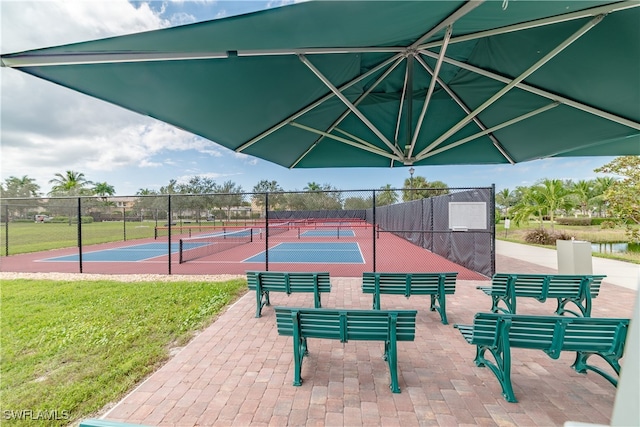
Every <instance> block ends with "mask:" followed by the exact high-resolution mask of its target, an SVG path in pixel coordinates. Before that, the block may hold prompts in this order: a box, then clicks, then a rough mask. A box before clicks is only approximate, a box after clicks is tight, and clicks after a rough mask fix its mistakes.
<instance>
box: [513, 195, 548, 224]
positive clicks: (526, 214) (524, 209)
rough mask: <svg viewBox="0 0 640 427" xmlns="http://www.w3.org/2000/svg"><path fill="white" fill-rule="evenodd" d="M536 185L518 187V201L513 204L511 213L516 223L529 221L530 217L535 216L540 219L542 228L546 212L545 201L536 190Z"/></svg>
mask: <svg viewBox="0 0 640 427" xmlns="http://www.w3.org/2000/svg"><path fill="white" fill-rule="evenodd" d="M536 189H537V188H536V187H517V188H516V191H515V192H516V194H517V195H518V201H517V202H516V203H515V204H514V205H513V207H512V209H511V214H512V218H513V221H514V223H515V224H516V225H519V224H520V223H528V222H529V218H530V217H532V216H534V217H536V218H538V220H539V221H540V228H542V225H543V223H542V217H543V215H544V213H545V208H544V206H543V201H542V199H541V197H540V195H539V194H538V192H537V191H536Z"/></svg>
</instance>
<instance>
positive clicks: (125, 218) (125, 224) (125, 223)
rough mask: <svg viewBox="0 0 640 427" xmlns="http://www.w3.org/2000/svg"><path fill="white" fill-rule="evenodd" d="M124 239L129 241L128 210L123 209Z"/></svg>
mask: <svg viewBox="0 0 640 427" xmlns="http://www.w3.org/2000/svg"><path fill="white" fill-rule="evenodd" d="M122 237H123V238H124V241H125V242H126V241H127V208H125V207H124V206H123V207H122Z"/></svg>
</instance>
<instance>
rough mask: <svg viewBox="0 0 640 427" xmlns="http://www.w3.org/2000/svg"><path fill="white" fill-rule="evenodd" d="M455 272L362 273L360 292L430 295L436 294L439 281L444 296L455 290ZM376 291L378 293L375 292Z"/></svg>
mask: <svg viewBox="0 0 640 427" xmlns="http://www.w3.org/2000/svg"><path fill="white" fill-rule="evenodd" d="M457 276H458V273H457V272H452V273H370V272H365V273H362V292H364V293H366V294H372V293H376V292H379V293H381V294H396V295H405V296H407V297H408V296H410V295H432V294H434V293H436V292H438V289H439V283H440V281H442V282H443V284H444V291H445V294H453V293H455V290H456V278H457ZM377 289H378V291H377Z"/></svg>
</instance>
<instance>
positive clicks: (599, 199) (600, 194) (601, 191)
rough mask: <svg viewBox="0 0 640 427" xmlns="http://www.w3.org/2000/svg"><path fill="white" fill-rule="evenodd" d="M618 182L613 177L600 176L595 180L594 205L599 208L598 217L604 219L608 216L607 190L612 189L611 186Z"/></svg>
mask: <svg viewBox="0 0 640 427" xmlns="http://www.w3.org/2000/svg"><path fill="white" fill-rule="evenodd" d="M615 182H616V179H615V178H613V177H611V176H599V177H597V178H596V179H595V182H594V184H593V198H592V200H593V203H594V204H595V205H596V206H597V208H598V216H599V217H604V216H606V211H605V209H606V207H607V199H606V198H605V196H604V195H605V194H606V193H607V190H609V189H610V188H611V186H612V185H613V184H614V183H615Z"/></svg>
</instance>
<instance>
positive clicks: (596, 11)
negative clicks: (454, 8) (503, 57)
mask: <svg viewBox="0 0 640 427" xmlns="http://www.w3.org/2000/svg"><path fill="white" fill-rule="evenodd" d="M638 6H640V3H638V2H637V1H625V2H620V3H614V4H607V5H603V6H598V7H594V8H591V9H585V10H579V11H576V12H570V13H566V14H563V15H557V16H552V17H548V18H542V19H536V20H534V21H529V22H522V23H519V24H513V25H508V26H506V27H501V28H495V29H491V30H486V31H479V32H477V33H471V34H465V35H462V36H457V37H452V38H451V40H450V41H449V44H451V43H460V42H466V41H470V40H476V39H480V38H485V37H491V36H495V35H499V34H506V33H511V32H515V31H522V30H528V29H531V28H536V27H542V26H545V25H553V24H557V23H560V22H566V21H573V20H576V19H581V18H588V17H590V16H597V15H601V14H608V13H611V12H618V11H620V10H625V9H630V8H633V7H638ZM442 43H443V41H442V40H437V41H433V42H429V43H425V44H423V45H420V46H419V49H421V50H422V49H430V48H433V47H438V46H440V45H442Z"/></svg>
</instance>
